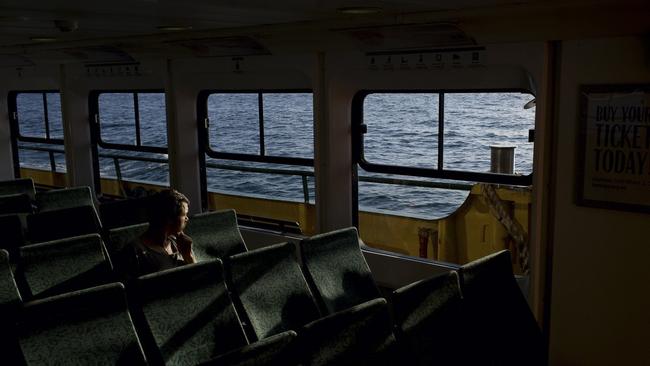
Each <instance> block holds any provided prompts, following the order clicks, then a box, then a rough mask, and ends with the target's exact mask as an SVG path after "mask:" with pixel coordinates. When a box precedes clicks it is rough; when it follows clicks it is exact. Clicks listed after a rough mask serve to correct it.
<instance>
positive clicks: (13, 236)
mask: <svg viewBox="0 0 650 366" xmlns="http://www.w3.org/2000/svg"><path fill="white" fill-rule="evenodd" d="M0 233H2V239H0V248H3V249H6V250H8V251H9V252H10V253H11V254H12V256H13V255H15V254H16V252H17V250H18V247H21V246H22V245H23V244H24V242H25V235H24V231H23V224H22V220H21V218H20V215H17V214H16V215H3V216H0Z"/></svg>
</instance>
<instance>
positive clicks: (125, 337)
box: [18, 283, 145, 365]
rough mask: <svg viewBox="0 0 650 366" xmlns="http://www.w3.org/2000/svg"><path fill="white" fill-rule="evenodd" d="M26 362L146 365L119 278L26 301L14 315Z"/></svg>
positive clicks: (31, 363) (34, 363) (42, 363)
mask: <svg viewBox="0 0 650 366" xmlns="http://www.w3.org/2000/svg"><path fill="white" fill-rule="evenodd" d="M18 329H19V332H20V334H19V341H20V346H21V348H22V350H23V354H24V358H25V361H26V363H27V365H46V364H47V365H144V364H145V358H144V354H143V352H142V347H141V346H140V341H139V339H138V336H137V334H136V332H135V329H134V327H133V322H132V321H131V316H130V315H129V312H128V310H127V303H126V297H125V293H124V286H123V285H122V284H120V283H112V284H108V285H103V286H98V287H94V288H90V289H85V290H81V291H76V292H71V293H66V294H63V295H59V296H54V297H50V298H47V299H43V300H37V301H33V302H31V303H30V304H28V305H26V306H25V308H24V309H23V313H22V314H21V316H20V317H19V319H18Z"/></svg>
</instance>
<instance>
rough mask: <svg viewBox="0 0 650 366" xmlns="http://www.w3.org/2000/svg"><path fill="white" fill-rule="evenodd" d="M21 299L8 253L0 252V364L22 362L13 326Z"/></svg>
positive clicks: (14, 326)
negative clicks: (0, 362) (0, 361)
mask: <svg viewBox="0 0 650 366" xmlns="http://www.w3.org/2000/svg"><path fill="white" fill-rule="evenodd" d="M21 303H22V299H21V297H20V293H19V292H18V287H17V286H16V281H14V275H13V272H12V271H11V265H10V264H9V253H8V252H7V251H6V250H0V340H2V341H1V342H0V357H1V358H0V360H2V364H6V365H17V364H20V363H21V362H22V354H21V352H20V346H19V345H18V338H17V331H16V325H15V319H16V314H17V311H18V309H19V306H20V304H21Z"/></svg>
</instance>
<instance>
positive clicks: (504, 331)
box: [459, 250, 545, 365]
mask: <svg viewBox="0 0 650 366" xmlns="http://www.w3.org/2000/svg"><path fill="white" fill-rule="evenodd" d="M459 274H460V284H461V292H462V295H463V301H464V303H465V305H466V309H467V312H466V320H467V333H466V339H468V341H471V342H472V347H471V349H474V350H475V353H476V354H482V355H483V357H482V359H483V362H492V364H498V365H521V364H527V365H544V364H545V352H544V346H543V338H542V333H541V331H540V329H539V326H538V325H537V321H536V320H535V317H534V316H533V314H532V312H531V311H530V308H529V307H528V303H527V302H526V299H525V298H524V296H523V294H522V293H521V290H520V289H519V286H518V285H517V281H516V280H515V276H514V274H513V272H512V260H511V258H510V252H508V251H507V250H504V251H500V252H498V253H495V254H492V255H489V256H486V257H484V258H481V259H478V260H476V261H473V262H471V263H468V264H466V265H464V266H462V267H461V268H460V270H459Z"/></svg>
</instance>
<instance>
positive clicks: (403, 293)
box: [392, 272, 471, 366]
mask: <svg viewBox="0 0 650 366" xmlns="http://www.w3.org/2000/svg"><path fill="white" fill-rule="evenodd" d="M392 300H393V301H392V303H393V310H394V316H395V323H396V335H397V338H398V340H399V343H400V345H401V347H402V351H403V352H402V360H403V362H404V363H405V364H407V365H422V366H424V365H434V364H435V365H459V364H460V365H463V364H469V363H470V362H469V361H470V360H466V359H465V358H464V357H465V355H466V354H467V353H470V350H471V349H470V348H467V349H465V348H464V347H467V344H466V343H465V342H464V341H463V336H462V333H463V332H464V330H463V327H464V324H465V323H464V321H463V304H462V299H461V294H460V287H459V284H458V273H456V272H448V273H445V274H441V275H438V276H435V277H432V278H428V279H425V280H422V281H418V282H415V283H412V284H410V285H408V286H404V287H402V288H400V289H397V290H395V291H394V292H393V297H392Z"/></svg>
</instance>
